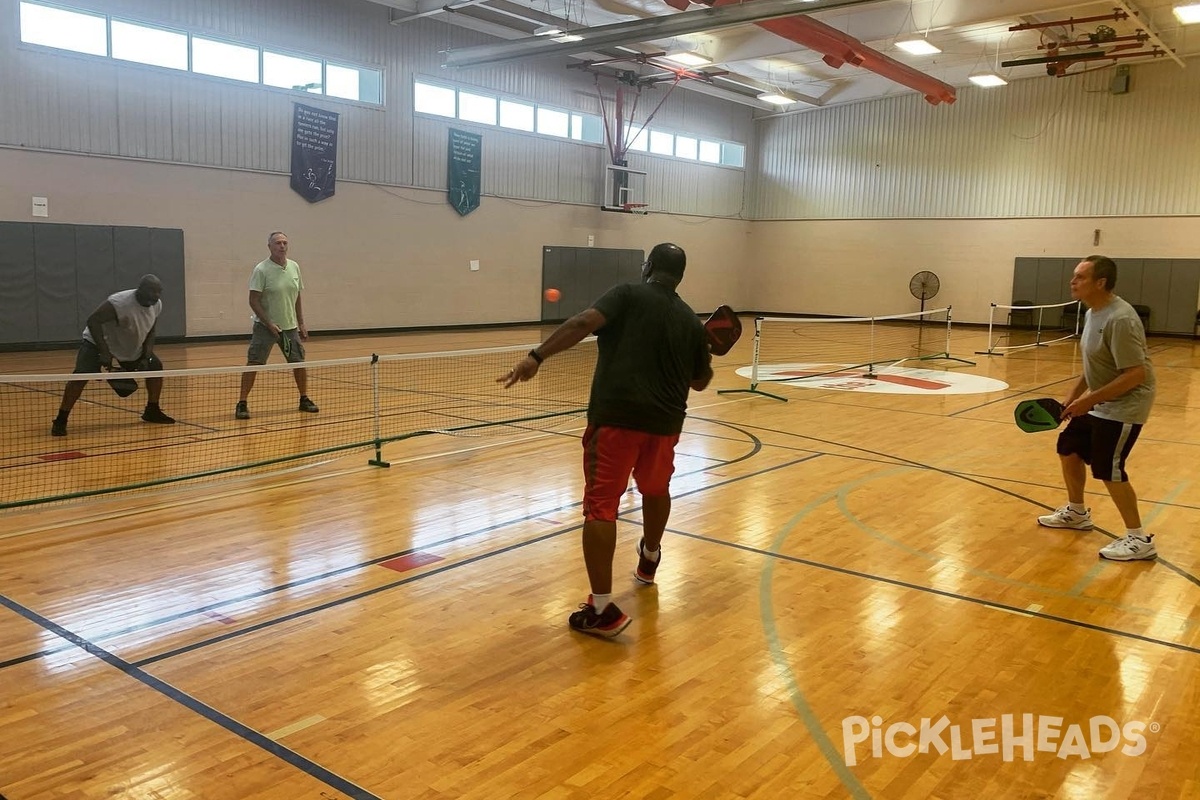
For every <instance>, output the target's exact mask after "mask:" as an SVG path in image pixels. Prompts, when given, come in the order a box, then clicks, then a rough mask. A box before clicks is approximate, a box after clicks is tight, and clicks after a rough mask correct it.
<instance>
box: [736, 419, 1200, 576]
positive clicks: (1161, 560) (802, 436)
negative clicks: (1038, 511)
mask: <svg viewBox="0 0 1200 800" xmlns="http://www.w3.org/2000/svg"><path fill="white" fill-rule="evenodd" d="M743 427H744V428H746V429H747V430H759V431H768V432H770V433H777V434H780V435H784V436H791V437H795V438H799V439H809V440H811V441H814V442H820V443H821V444H824V445H829V446H831V447H843V448H845V449H847V450H857V451H859V452H861V453H872V454H874V455H877V456H881V457H882V456H885V455H886V456H887V457H888V458H892V459H895V460H896V461H900V462H903V463H905V464H909V465H912V466H916V467H920V468H922V469H927V470H932V471H934V472H940V473H942V474H943V475H949V476H951V477H954V478H958V479H960V480H964V481H967V482H968V483H974V484H976V485H978V486H982V487H984V488H987V489H991V490H992V491H995V492H1000V493H1001V494H1006V495H1009V496H1010V497H1014V498H1017V499H1018V500H1023V501H1025V502H1027V503H1030V504H1031V505H1035V506H1038V507H1040V508H1044V509H1046V510H1047V511H1053V510H1054V509H1053V507H1051V506H1048V505H1046V504H1045V503H1041V502H1038V501H1037V500H1034V499H1033V498H1031V497H1027V496H1025V495H1022V494H1018V493H1016V492H1014V491H1011V490H1009V489H1005V488H1004V487H1002V486H995V485H993V484H990V483H986V482H984V481H981V480H978V479H976V478H972V477H970V476H969V475H968V473H963V472H955V471H953V470H948V469H944V468H942V467H935V466H933V465H932V464H924V463H922V462H920V461H914V460H913V459H911V458H905V457H903V456H892V455H887V454H885V453H880V452H879V451H877V450H871V449H869V448H866V447H860V446H858V445H850V444H842V443H840V442H834V441H831V440H829V439H821V438H819V437H816V436H810V435H808V434H803V433H793V432H791V431H781V430H778V429H772V428H766V427H763V426H761V425H744V426H743ZM831 455H832V454H831ZM1091 530H1092V532H1096V533H1100V534H1102V535H1104V536H1107V537H1108V538H1110V539H1120V538H1121V537H1120V536H1117V535H1116V534H1114V533H1112V532H1111V531H1108V530H1105V529H1104V528H1101V527H1099V526H1096V527H1094V528H1092V529H1091ZM1155 562H1156V563H1158V564H1162V565H1163V566H1164V567H1166V568H1167V569H1169V570H1171V571H1172V572H1174V573H1175V574H1176V575H1179V576H1180V577H1181V578H1183V579H1184V580H1186V581H1188V582H1190V583H1192V584H1195V585H1196V586H1200V578H1198V577H1196V576H1195V575H1193V574H1192V573H1190V572H1188V571H1187V570H1185V569H1183V568H1182V567H1180V566H1179V565H1177V564H1175V563H1173V562H1171V561H1168V560H1167V559H1165V558H1163V557H1162V556H1159V557H1158V558H1156V559H1155Z"/></svg>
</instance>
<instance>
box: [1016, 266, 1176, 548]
mask: <svg viewBox="0 0 1200 800" xmlns="http://www.w3.org/2000/svg"><path fill="white" fill-rule="evenodd" d="M1116 284H1117V265H1116V264H1114V263H1113V261H1112V259H1110V258H1106V257H1104V256H1088V257H1087V258H1085V259H1084V260H1083V261H1080V262H1079V264H1077V265H1076V267H1075V272H1074V274H1073V275H1072V276H1071V296H1072V297H1074V298H1075V299H1076V300H1079V301H1081V302H1082V303H1083V304H1084V305H1086V306H1087V307H1088V311H1087V316H1086V317H1085V318H1084V324H1083V333H1082V335H1081V336H1080V346H1081V348H1082V350H1083V375H1082V376H1080V377H1079V379H1078V380H1076V381H1075V383H1074V384H1073V385H1072V387H1071V390H1070V391H1069V392H1068V393H1067V397H1066V399H1065V400H1064V401H1063V406H1064V407H1065V408H1066V410H1065V411H1064V412H1063V418H1064V419H1069V420H1070V422H1069V423H1068V425H1067V427H1066V428H1065V429H1064V430H1063V432H1062V433H1060V434H1059V435H1058V448H1057V449H1058V455H1059V458H1060V459H1061V461H1062V473H1063V481H1064V482H1065V483H1066V486H1067V500H1068V503H1067V505H1065V506H1063V507H1062V508H1059V509H1057V510H1056V511H1055V512H1054V513H1053V514H1047V515H1046V516H1042V517H1038V523H1039V524H1041V525H1045V526H1046V527H1048V528H1075V529H1078V530H1090V529H1091V528H1092V513H1091V510H1090V509H1088V508H1087V506H1085V505H1084V487H1085V485H1086V483H1087V469H1086V466H1085V465H1087V464H1091V467H1092V477H1094V478H1096V479H1098V480H1101V481H1104V486H1105V488H1106V489H1108V494H1109V496H1110V497H1112V499H1113V503H1115V504H1116V506H1117V510H1118V511H1120V512H1121V518H1122V519H1123V520H1124V522H1125V528H1126V532H1125V537H1124V538H1123V539H1118V540H1117V541H1115V542H1112V543H1110V544H1108V545H1105V546H1104V547H1102V548H1101V549H1100V556H1101V557H1102V558H1107V559H1111V560H1113V561H1136V560H1140V559H1147V558H1154V557H1155V556H1157V555H1158V551H1157V550H1156V549H1155V546H1154V537H1153V536H1152V535H1148V534H1146V533H1145V531H1143V530H1142V518H1141V516H1140V515H1139V514H1138V505H1137V494H1136V493H1135V492H1134V491H1133V487H1132V486H1131V485H1130V484H1129V473H1128V472H1126V471H1125V459H1126V458H1128V456H1129V452H1130V451H1131V450H1132V449H1133V445H1134V442H1136V441H1137V438H1138V434H1140V433H1141V430H1142V425H1143V424H1144V423H1145V422H1146V420H1147V418H1148V417H1149V416H1150V407H1151V406H1152V405H1153V404H1154V368H1153V367H1152V366H1151V365H1150V356H1149V355H1148V354H1147V352H1146V333H1145V331H1144V330H1143V329H1142V321H1141V319H1140V318H1139V317H1138V315H1137V312H1136V311H1134V310H1133V306H1131V305H1129V303H1127V302H1125V301H1124V300H1122V299H1121V298H1120V297H1117V296H1116V295H1115V294H1113V289H1114V288H1115V287H1116Z"/></svg>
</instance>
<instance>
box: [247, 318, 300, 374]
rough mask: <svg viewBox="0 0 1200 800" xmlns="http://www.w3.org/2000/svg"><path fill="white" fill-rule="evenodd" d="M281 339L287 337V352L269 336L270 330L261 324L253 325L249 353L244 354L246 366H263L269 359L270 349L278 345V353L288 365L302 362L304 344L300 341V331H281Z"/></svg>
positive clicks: (276, 340)
mask: <svg viewBox="0 0 1200 800" xmlns="http://www.w3.org/2000/svg"><path fill="white" fill-rule="evenodd" d="M279 335H280V336H281V337H287V339H288V343H289V345H290V347H289V349H288V350H284V347H283V345H282V344H280V342H279V339H277V338H276V337H275V336H272V335H271V329H270V328H268V327H267V326H266V325H263V324H262V323H261V322H256V323H254V332H253V333H251V334H250V351H249V352H248V353H247V354H246V363H247V364H265V363H267V359H268V358H270V357H271V348H272V347H274V346H275V345H279V352H281V353H283V355H284V358H286V359H287V361H288V363H289V364H298V363H300V362H301V361H303V360H304V343H303V342H301V341H300V329H299V328H292V329H291V330H290V331H283V332H282V333H280V334H279Z"/></svg>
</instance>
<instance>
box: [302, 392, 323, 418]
mask: <svg viewBox="0 0 1200 800" xmlns="http://www.w3.org/2000/svg"><path fill="white" fill-rule="evenodd" d="M300 410H301V411H307V412H308V413H310V414H315V413H317V412H318V411H320V410H321V409H319V408H317V404H316V403H314V402H313V401H312V400H309V399H308V397H307V396H305V397H301V398H300Z"/></svg>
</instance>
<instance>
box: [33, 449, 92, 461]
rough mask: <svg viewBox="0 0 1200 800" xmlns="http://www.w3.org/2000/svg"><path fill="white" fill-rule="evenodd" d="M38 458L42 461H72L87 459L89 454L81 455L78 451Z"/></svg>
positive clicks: (50, 454)
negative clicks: (74, 459)
mask: <svg viewBox="0 0 1200 800" xmlns="http://www.w3.org/2000/svg"><path fill="white" fill-rule="evenodd" d="M38 458H40V459H41V460H42V461H70V460H71V459H72V458H87V453H81V452H79V451H78V450H64V451H63V452H61V453H47V454H46V455H44V456H38Z"/></svg>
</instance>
